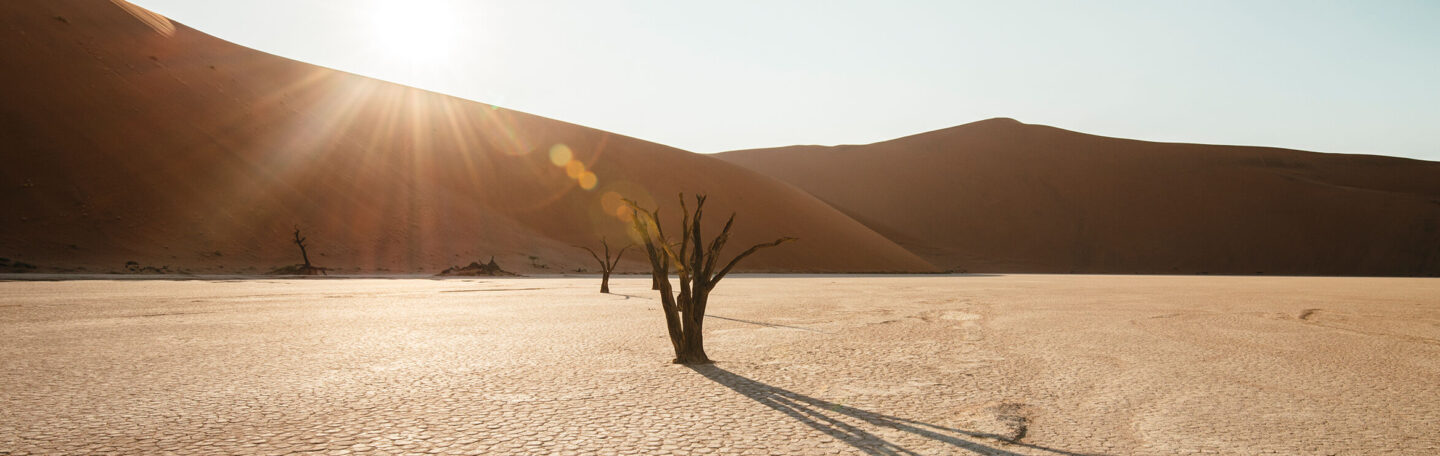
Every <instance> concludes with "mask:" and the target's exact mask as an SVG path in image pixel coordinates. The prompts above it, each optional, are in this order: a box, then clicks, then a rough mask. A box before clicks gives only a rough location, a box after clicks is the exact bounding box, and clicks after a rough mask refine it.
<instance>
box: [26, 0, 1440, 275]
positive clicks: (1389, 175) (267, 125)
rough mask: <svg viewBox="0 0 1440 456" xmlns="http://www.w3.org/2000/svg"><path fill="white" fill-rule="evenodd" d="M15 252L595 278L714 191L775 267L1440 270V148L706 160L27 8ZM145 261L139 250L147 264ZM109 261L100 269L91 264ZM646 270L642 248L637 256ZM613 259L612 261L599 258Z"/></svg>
mask: <svg viewBox="0 0 1440 456" xmlns="http://www.w3.org/2000/svg"><path fill="white" fill-rule="evenodd" d="M0 34H3V36H4V38H5V39H3V40H0V58H3V59H4V61H5V62H7V70H6V71H4V72H0V97H3V98H0V150H3V153H4V163H5V166H3V167H0V179H3V190H0V204H3V205H4V208H5V210H4V211H3V212H0V257H4V258H5V259H6V261H5V263H6V264H10V263H11V262H24V263H25V264H26V265H38V268H32V269H36V270H42V271H43V270H51V271H54V270H59V271H76V272H110V271H124V270H164V271H168V272H206V273H227V272H264V271H268V270H270V269H271V268H274V267H278V266H283V265H290V264H295V263H297V262H298V261H299V252H298V251H297V250H295V249H296V248H295V246H294V244H292V243H291V242H290V241H289V236H290V233H291V232H292V230H293V229H294V227H296V226H299V227H300V228H302V229H303V231H304V233H305V235H306V236H308V237H309V246H310V247H309V248H310V257H311V260H312V261H313V262H314V263H315V265H316V266H321V267H327V268H331V270H332V272H333V273H339V274H344V273H347V272H372V273H373V272H391V273H435V272H439V271H441V270H443V269H445V268H447V267H451V266H458V265H465V264H468V263H470V262H474V261H477V260H483V259H487V258H490V257H491V256H494V257H495V258H496V260H497V262H498V263H499V265H500V266H502V267H504V268H505V269H506V270H510V271H516V272H520V273H525V274H530V273H547V272H548V273H561V272H572V271H574V270H576V269H577V268H582V267H583V268H592V266H591V265H590V264H589V263H590V259H589V255H588V254H587V253H585V252H584V251H583V250H580V249H577V248H575V247H573V246H574V245H576V244H585V245H596V244H598V240H599V238H600V237H601V236H606V237H608V238H609V239H611V240H612V243H613V241H614V240H615V239H624V238H625V237H626V234H625V224H624V223H623V222H622V220H621V218H620V217H621V216H623V214H620V212H623V211H617V209H619V207H620V199H621V198H622V197H624V198H632V199H636V200H639V201H640V202H641V203H643V204H646V205H654V204H659V205H660V206H661V207H662V215H669V216H670V217H673V218H674V219H675V220H671V221H669V223H672V224H673V223H676V222H678V215H679V207H678V204H676V201H675V195H676V194H677V193H679V192H687V193H697V192H703V193H709V194H710V195H711V199H710V204H709V205H708V206H707V207H708V208H709V209H710V210H709V211H707V213H708V214H709V215H710V216H709V217H707V220H708V222H709V225H708V226H710V228H709V229H710V230H712V231H711V233H714V232H718V229H719V226H720V225H721V224H722V223H723V222H724V215H727V214H728V213H729V212H731V211H735V212H738V213H739V216H738V217H737V221H736V228H735V230H734V233H735V236H736V239H735V240H734V241H733V242H732V243H731V244H732V245H747V244H752V243H757V242H761V241H767V240H771V239H774V238H776V237H779V236H796V237H799V238H800V241H799V242H796V243H791V244H787V245H786V246H784V247H783V248H777V249H771V250H767V251H766V252H764V253H761V254H757V255H756V256H755V257H753V259H752V260H750V261H748V262H747V263H746V264H745V265H744V266H745V267H747V268H748V270H750V271H779V272H936V271H946V270H955V271H970V272H982V271H987V272H1104V273H1201V272H1208V273H1240V274H1251V273H1265V274H1375V275H1435V274H1440V164H1437V163H1432V162H1423V161H1416V160H1405V159H1398V158H1386V157H1373V156H1354V155H1332V154H1315V153H1309V152H1299V151H1291V150H1281V149H1268V148H1254V147H1229V146H1203V145H1188V144H1161V143H1149V142H1141V141H1129V140H1122V139H1113V138H1103V137H1098V136H1090V135H1084V134H1079V133H1074V132H1068V131H1065V130H1060V129H1055V128H1051V127H1043V126H1035V125H1025V124H1021V123H1019V122H1016V121H1013V120H1008V119H996V120H990V121H983V122H977V123H974V124H968V125H963V126H959V127H955V128H950V129H946V130H940V131H936V132H930V133H925V134H921V135H915V136H911V137H906V138H901V139H896V140H893V141H886V142H882V143H877V144H871V145H866V146H841V147H834V148H825V147H812V146H797V147H788V148H779V149H766V150H754V151H739V152H730V153H725V154H720V155H718V156H709V155H700V154H694V153H690V152H686V151H683V150H679V149H675V148H672V147H667V146H663V145H659V144H654V143H649V142H645V141H641V140H638V139H635V138H630V137H626V136H621V135H616V134H612V133H608V132H604V131H599V130H595V129H591V128H586V127H581V126H577V125H573V124H568V123H564V122H560V121H555V120H551V119H546V118H541V117H537V116H533V115H529V114H524V113H520V112H516V111H512V110H508V109H503V108H499V107H494V106H490V105H487V104H482V103H476V102H471V101H467V100H462V99H458V98H454V97H450V96H445V95H441V94H436V93H432V92H426V91H423V90H419V89H414V88H409V87H404V86H400V85H397V84H392V83H386V82H382V81H377V80H374V79H370V78H365V77H361V76H357V75H353V74H349V73H344V72H341V71H336V70H331V69H326V68H321V67H317V66H314V65H309V64H305V63H301V62H296V61H292V60H288V59H284V58H280V57H276V56H273V55H269V54H265V53H262V52H259V51H255V50H251V49H247V48H244V47H241V46H237V45H234V44H232V43H228V42H225V41H223V40H220V39H217V38H214V37H211V36H209V35H205V34H203V33H200V32H198V31H195V30H194V29H191V28H188V27H186V26H184V25H183V24H179V23H174V22H171V21H169V20H168V19H165V18H164V17H163V16H159V15H156V14H153V13H150V12H148V11H145V10H143V9H141V8H138V7H135V6H134V5H130V4H127V3H125V2H122V1H118V0H116V1H100V0H89V1H87V0H51V1H24V2H19V1H12V2H0ZM127 262H133V263H130V264H127ZM81 268H83V269H81ZM642 270H644V266H643V265H642V264H641V262H640V260H639V259H638V257H635V258H627V259H626V261H625V262H623V263H622V264H621V266H620V271H621V272H638V271H642ZM592 272H593V271H592Z"/></svg>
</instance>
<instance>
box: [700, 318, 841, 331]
mask: <svg viewBox="0 0 1440 456" xmlns="http://www.w3.org/2000/svg"><path fill="white" fill-rule="evenodd" d="M705 317H707V318H719V319H721V320H729V321H734V322H740V323H749V324H752V325H756V326H765V327H769V328H785V329H798V330H801V331H810V332H817V333H822V334H823V333H825V331H821V330H818V329H810V328H802V327H799V326H790V325H782V324H777V323H766V322H763V321H753V320H741V319H739V318H730V317H722V316H719V315H706V316H705Z"/></svg>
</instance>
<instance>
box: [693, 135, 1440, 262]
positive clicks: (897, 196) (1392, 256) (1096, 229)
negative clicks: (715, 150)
mask: <svg viewBox="0 0 1440 456" xmlns="http://www.w3.org/2000/svg"><path fill="white" fill-rule="evenodd" d="M719 157H720V158H721V159H723V160H726V161H730V162H732V163H736V164H739V165H742V166H745V167H747V168H750V169H753V170H756V171H759V172H762V173H765V174H768V175H770V176H772V177H775V178H777V179H779V180H782V181H785V182H789V183H791V184H793V185H796V186H798V187H800V188H803V189H805V190H806V191H808V192H810V193H811V194H813V195H815V196H817V197H819V198H821V199H822V200H825V201H826V202H828V203H830V204H831V205H833V206H834V207H836V208H838V209H840V210H841V211H843V212H845V213H847V214H849V215H850V216H852V217H854V218H855V219H857V220H860V221H862V222H864V223H865V224H866V225H868V226H870V227H871V228H873V229H875V230H876V231H878V232H880V233H882V234H885V235H886V236H888V237H890V238H891V239H893V240H895V241H897V242H899V243H900V244H901V245H904V246H905V247H906V248H908V249H910V250H911V251H913V252H915V253H917V254H919V255H920V256H922V257H924V258H926V259H927V260H930V261H931V262H932V263H934V264H935V265H936V266H938V267H940V268H942V269H947V270H968V271H992V272H1086V273H1183V274H1194V273H1226V274H1255V273H1264V274H1325V275H1436V274H1440V163H1434V162H1427V161H1419V160H1410V159H1403V158H1393V157H1380V156H1369V155H1345V154H1323V153H1314V152H1303V151H1297V150H1286V149H1276V148H1264V147H1241V146H1217V145H1199V144H1175V143H1156V142H1145V141H1135V140H1126V139H1117V138H1108V137H1101V136H1094V135H1088V134H1082V133H1076V132H1072V131H1066V130H1062V129H1058V128H1053V127H1048V126H1041V125H1028V124H1022V123H1020V122H1017V121H1014V120H1011V119H991V120H986V121H981V122H976V123H971V124H966V125H961V126H958V127H953V128H948V129H944V130H938V131H933V132H928V133H922V134H918V135H914V136H909V137H905V138H900V139H895V140H891V141H885V142H880V143H875V144H870V145H861V146H837V147H821V146H795V147H783V148H776V149H758V150H747V151H735V152H728V153H723V154H719Z"/></svg>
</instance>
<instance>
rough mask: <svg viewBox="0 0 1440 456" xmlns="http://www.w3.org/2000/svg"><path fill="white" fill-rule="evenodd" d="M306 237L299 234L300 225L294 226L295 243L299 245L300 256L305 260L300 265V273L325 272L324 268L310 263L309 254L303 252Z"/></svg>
mask: <svg viewBox="0 0 1440 456" xmlns="http://www.w3.org/2000/svg"><path fill="white" fill-rule="evenodd" d="M306 239H308V238H305V237H301V236H300V227H299V226H298V225H297V226H296V227H295V245H296V246H298V247H300V258H301V259H303V260H305V264H304V265H301V266H300V273H301V274H305V275H315V273H317V272H318V273H320V274H325V268H317V267H315V266H313V265H311V264H310V255H309V254H308V253H305V240H306ZM325 275H329V274H325Z"/></svg>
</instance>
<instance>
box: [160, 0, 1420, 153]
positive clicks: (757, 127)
mask: <svg viewBox="0 0 1440 456" xmlns="http://www.w3.org/2000/svg"><path fill="white" fill-rule="evenodd" d="M134 1H135V3H137V4H140V5H142V6H145V7H147V8H150V9H152V10H155V11H157V12H160V13H162V14H165V15H167V16H170V17H171V18H173V19H175V20H178V21H180V22H183V23H186V24H187V25H190V26H192V27H195V28H198V29H200V30H203V31H206V32H208V33H211V34H213V35H216V36H219V37H221V38H225V39H227V40H230V41H234V42H236V43H240V44H243V45H246V46H250V47H253V48H257V49H260V50H263V51H267V52H271V53H274V54H278V55H282V56H285V57H290V58H294V59H298V60H303V61H306V62H311V63H315V64H318V65H323V66H327V67H332V68H337V69H341V70H345V71H350V72H355V73H359V74H363V75H367V76H373V77H376V78H380V79H385V80H390V81H395V82H399V83H403V84H407V85H412V86H416V87H421V88H424V89H429V90H434V91H437V92H443V93H448V94H452V95H456V96H460V97H463V98H468V99H472V100H477V101H482V102H486V103H493V104H497V105H500V106H504V107H507V108H512V109H516V110H520V111H526V112H530V113H533V114H538V115H542V116H546V117H551V118H555V119H560V120H564V121H568V122H574V123H578V124H582V125H587V126H591V127H595V128H600V129H604V130H609V131H613V132H616V133H620V134H625V135H629V136H635V137H639V138H643V139H647V140H651V141H655V142H659V143H663V144H668V145H672V146H676V147H680V148H683V149H688V150H692V151H695V152H720V151H725V150H733V149H742V148H754V147H769V146H782V145H791V144H863V143H870V142H875V141H882V140H886V139H892V138H896V137H900V136H905V135H909V134H914V133H919V132H923V131H928V130H933V129H938V128H944V127H948V126H953V125H958V124H962V123H966V122H971V121H975V120H981V119H985V118H990V117H1014V118H1016V119H1019V120H1021V121H1024V122H1028V123H1040V124H1048V125H1054V126H1057V127H1061V128H1067V129H1071V130H1078V131H1083V132H1087V133H1095V134H1102V135H1107V136H1120V137H1128V138H1136V139H1147V140H1157V141H1183V142H1202V143H1219V144H1245V145H1264V146H1277V147H1289V148H1297V149H1306V150H1314V151H1321V152H1347V153H1371V154H1381V155H1397V156H1408V157H1415V158H1422V159H1427V160H1436V161H1440V25H1437V24H1440V1H1434V0H1416V1H1368V2H1367V1H1349V2H1333V1H1320V0H1311V1H1214V0H1192V1H1162V0H1148V1H959V0H956V1H925V2H922V1H910V2H903V1H869V2H855V1H727V2H689V1H668V0H655V1H593V0H592V1H586V0H572V1H558V0H556V1H545V0H530V1H484V0H349V1H340V0H247V1H239V2H237V1H218V0H214V1H212V0H134ZM420 43H433V44H434V46H432V47H431V48H430V49H422V50H421V51H420V52H410V51H409V50H410V49H416V48H417V46H416V45H417V44H420Z"/></svg>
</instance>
